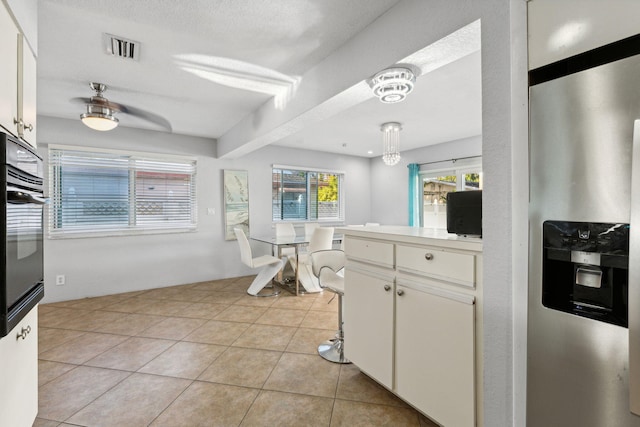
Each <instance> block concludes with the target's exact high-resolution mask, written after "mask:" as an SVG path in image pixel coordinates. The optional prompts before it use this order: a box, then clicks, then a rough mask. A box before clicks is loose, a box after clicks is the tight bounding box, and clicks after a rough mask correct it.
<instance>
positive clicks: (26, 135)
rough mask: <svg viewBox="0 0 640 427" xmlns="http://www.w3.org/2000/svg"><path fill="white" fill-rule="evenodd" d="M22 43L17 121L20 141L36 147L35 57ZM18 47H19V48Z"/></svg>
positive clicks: (24, 42) (25, 44) (27, 46)
mask: <svg viewBox="0 0 640 427" xmlns="http://www.w3.org/2000/svg"><path fill="white" fill-rule="evenodd" d="M21 40H23V43H22V49H21V50H22V54H20V52H19V53H18V55H20V57H21V58H22V73H19V74H18V76H19V78H18V113H19V114H21V115H20V117H19V118H18V121H20V120H22V123H23V129H22V139H23V140H25V141H26V142H28V143H29V144H30V145H31V146H32V147H34V148H35V147H36V81H37V76H36V57H35V56H34V55H33V52H32V51H31V48H30V47H29V45H28V44H27V43H26V41H24V38H21ZM19 47H20V46H19Z"/></svg>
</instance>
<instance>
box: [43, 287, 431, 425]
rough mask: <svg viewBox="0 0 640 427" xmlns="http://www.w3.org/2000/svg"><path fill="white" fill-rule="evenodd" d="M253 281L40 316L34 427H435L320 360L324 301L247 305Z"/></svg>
mask: <svg viewBox="0 0 640 427" xmlns="http://www.w3.org/2000/svg"><path fill="white" fill-rule="evenodd" d="M252 279H253V276H250V277H249V276H248V277H240V278H234V279H225V280H218V281H211V282H203V283H195V284H190V285H183V286H174V287H169V288H159V289H152V290H148V291H141V292H131V293H126V294H118V295H110V296H104V297H97V298H87V299H82V300H74V301H66V302H60V303H53V304H43V305H41V306H40V311H39V322H40V328H39V412H38V418H37V419H36V421H35V423H34V426H35V427H53V426H56V427H57V426H60V427H63V426H67V427H68V426H118V427H123V426H126V427H135V426H171V427H173V426H185V427H186V426H188V427H195V426H207V427H210V426H296V427H298V426H350V427H351V426H422V427H426V426H435V424H432V423H431V422H430V421H429V420H428V419H426V418H425V417H423V416H421V415H420V414H419V413H418V412H416V411H415V410H413V409H412V408H410V407H409V406H408V405H406V404H405V403H403V402H402V401H401V400H399V399H398V398H396V397H395V396H394V395H393V394H391V393H389V392H388V391H387V390H386V389H384V388H383V387H381V386H379V385H378V384H377V383H375V382H374V381H372V380H371V379H370V378H368V377H367V376H365V375H364V374H362V373H360V371H359V370H358V368H357V367H355V366H354V365H352V364H349V365H339V364H334V363H331V362H327V361H325V360H324V359H322V358H321V357H320V356H318V354H317V352H316V349H317V346H318V344H319V343H320V342H322V341H324V340H326V339H329V338H332V337H333V335H334V333H335V329H336V326H337V300H335V299H334V300H333V301H331V302H330V303H328V302H329V300H330V299H331V297H332V296H333V294H331V293H330V292H325V293H323V294H307V295H301V296H297V297H296V296H293V295H290V294H289V293H287V292H286V291H283V292H282V293H281V294H280V296H278V297H271V298H256V297H252V296H249V295H247V294H246V289H247V287H248V286H249V284H250V283H251V281H252Z"/></svg>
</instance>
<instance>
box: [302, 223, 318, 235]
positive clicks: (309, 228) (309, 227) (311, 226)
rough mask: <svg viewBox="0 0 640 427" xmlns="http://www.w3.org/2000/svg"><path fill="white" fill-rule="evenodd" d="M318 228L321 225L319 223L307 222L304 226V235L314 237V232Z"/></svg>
mask: <svg viewBox="0 0 640 427" xmlns="http://www.w3.org/2000/svg"><path fill="white" fill-rule="evenodd" d="M318 227H320V224H318V223H317V222H306V223H305V224H304V235H305V236H307V237H311V236H312V235H313V231H314V230H315V229H316V228H318Z"/></svg>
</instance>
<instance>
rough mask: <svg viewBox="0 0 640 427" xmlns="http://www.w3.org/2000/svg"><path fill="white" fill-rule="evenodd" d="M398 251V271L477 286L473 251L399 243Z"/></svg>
mask: <svg viewBox="0 0 640 427" xmlns="http://www.w3.org/2000/svg"><path fill="white" fill-rule="evenodd" d="M396 251H397V252H396V253H397V267H398V271H404V272H408V273H414V274H421V275H425V276H430V277H434V278H437V279H441V280H446V281H449V282H453V283H457V284H460V285H465V286H468V287H475V284H476V275H475V268H476V256H475V254H473V253H461V252H450V251H447V250H444V249H440V248H432V247H415V246H403V245H398V246H397V248H396Z"/></svg>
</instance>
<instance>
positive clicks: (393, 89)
mask: <svg viewBox="0 0 640 427" xmlns="http://www.w3.org/2000/svg"><path fill="white" fill-rule="evenodd" d="M415 81H416V75H415V73H414V72H413V71H412V70H411V69H409V68H406V67H394V68H387V69H386V70H382V71H380V72H379V73H377V74H376V75H375V76H373V78H372V79H371V81H370V82H369V85H370V86H371V90H373V93H374V95H375V96H377V97H378V98H380V101H381V102H383V103H385V104H393V103H395V102H400V101H402V100H404V99H405V98H406V97H407V95H408V94H409V93H410V92H411V91H412V90H413V85H414V83H415Z"/></svg>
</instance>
